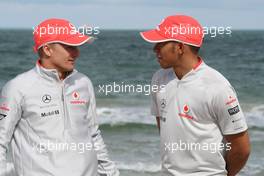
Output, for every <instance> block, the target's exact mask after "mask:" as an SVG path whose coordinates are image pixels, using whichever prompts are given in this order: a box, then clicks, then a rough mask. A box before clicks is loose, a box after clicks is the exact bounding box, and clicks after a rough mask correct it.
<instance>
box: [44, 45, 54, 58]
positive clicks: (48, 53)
mask: <svg viewBox="0 0 264 176" xmlns="http://www.w3.org/2000/svg"><path fill="white" fill-rule="evenodd" d="M42 50H43V53H44V54H45V55H46V56H48V57H50V56H51V53H52V49H51V47H50V46H49V45H44V46H43V47H42Z"/></svg>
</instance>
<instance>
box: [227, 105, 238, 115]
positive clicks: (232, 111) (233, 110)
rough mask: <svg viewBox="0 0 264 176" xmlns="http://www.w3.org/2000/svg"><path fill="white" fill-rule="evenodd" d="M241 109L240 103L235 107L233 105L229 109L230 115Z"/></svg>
mask: <svg viewBox="0 0 264 176" xmlns="http://www.w3.org/2000/svg"><path fill="white" fill-rule="evenodd" d="M239 111H240V110H239V107H238V105H237V106H235V107H233V108H230V109H228V113H229V114H230V115H234V114H236V113H238V112H239Z"/></svg>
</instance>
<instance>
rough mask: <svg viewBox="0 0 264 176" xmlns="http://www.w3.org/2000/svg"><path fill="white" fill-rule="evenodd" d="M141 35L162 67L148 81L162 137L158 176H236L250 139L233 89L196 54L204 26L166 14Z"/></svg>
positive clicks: (184, 18) (241, 165)
mask: <svg viewBox="0 0 264 176" xmlns="http://www.w3.org/2000/svg"><path fill="white" fill-rule="evenodd" d="M141 36H142V37H143V38H144V39H145V40H146V41H148V42H151V43H154V44H155V46H154V52H155V54H156V56H157V58H158V62H159V64H160V66H161V68H162V69H160V70H159V71H157V72H156V73H155V74H154V76H153V78H152V85H156V86H158V87H162V86H163V88H162V89H160V90H159V91H158V92H153V93H152V103H151V112H152V115H154V116H156V119H157V125H158V128H159V130H160V137H161V155H162V175H163V176H165V175H170V176H171V175H173V176H216V175H217V176H235V175H236V174H237V173H238V172H239V171H240V170H241V169H242V168H243V166H244V165H245V163H246V161H247V159H248V156H249V153H250V143H249V137H248V132H247V124H246V121H245V118H244V115H243V112H242V109H241V107H240V105H239V102H238V99H237V96H236V93H235V90H234V89H233V87H232V86H231V84H230V83H229V82H228V80H227V79H225V78H224V76H223V75H221V74H220V73H219V72H217V71H216V70H214V69H213V68H211V67H209V66H208V65H206V64H205V63H204V61H203V60H202V58H201V57H200V56H199V55H198V52H199V49H200V47H201V46H202V41H203V28H202V26H201V25H200V24H199V22H198V21H196V20H195V19H194V18H192V17H190V16H185V15H175V16H169V17H167V18H165V19H164V20H163V21H162V22H161V24H160V25H158V27H157V28H156V29H154V30H150V31H146V32H142V33H141Z"/></svg>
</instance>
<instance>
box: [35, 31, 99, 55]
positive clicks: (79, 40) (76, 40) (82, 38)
mask: <svg viewBox="0 0 264 176" xmlns="http://www.w3.org/2000/svg"><path fill="white" fill-rule="evenodd" d="M94 40H95V38H94V37H91V36H87V35H83V34H81V33H76V34H74V35H72V37H70V38H68V39H66V40H53V41H50V42H46V43H44V44H42V45H40V46H39V47H38V48H36V47H35V46H34V47H33V49H34V52H37V51H38V49H39V48H41V47H42V46H43V45H45V44H50V43H61V44H65V45H69V46H80V45H83V44H84V43H92V42H93V41H94Z"/></svg>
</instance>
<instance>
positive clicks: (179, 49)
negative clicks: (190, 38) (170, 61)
mask: <svg viewBox="0 0 264 176" xmlns="http://www.w3.org/2000/svg"><path fill="white" fill-rule="evenodd" d="M184 47H185V46H184V44H183V43H177V45H176V47H175V49H176V50H177V53H178V54H180V55H182V54H183V53H184Z"/></svg>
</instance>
